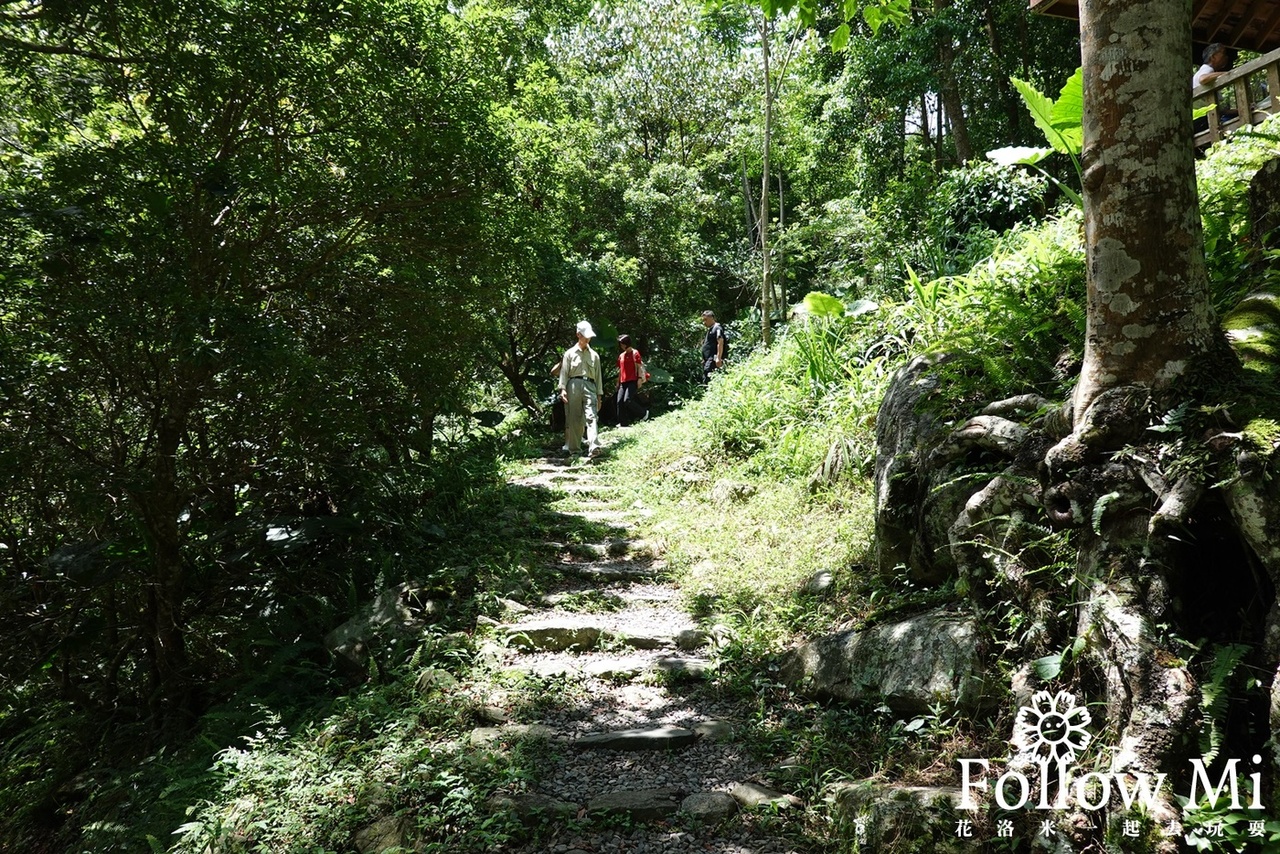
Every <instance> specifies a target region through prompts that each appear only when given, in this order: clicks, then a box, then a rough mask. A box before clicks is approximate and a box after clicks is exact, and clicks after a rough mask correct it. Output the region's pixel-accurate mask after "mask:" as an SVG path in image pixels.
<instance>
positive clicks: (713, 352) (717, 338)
mask: <svg viewBox="0 0 1280 854" xmlns="http://www.w3.org/2000/svg"><path fill="white" fill-rule="evenodd" d="M702 325H703V326H705V327H706V328H707V337H706V338H704V339H703V341H702V381H703V382H704V383H705V382H710V381H711V374H712V372H713V371H716V370H719V369H720V367H721V366H722V365H723V364H724V354H725V348H726V346H727V345H726V341H725V334H724V329H723V328H721V326H720V324H719V323H717V322H716V313H715V312H714V311H712V310H711V309H707V310H706V311H704V312H703V313H702Z"/></svg>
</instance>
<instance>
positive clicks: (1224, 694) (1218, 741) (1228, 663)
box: [1200, 643, 1249, 765]
mask: <svg viewBox="0 0 1280 854" xmlns="http://www.w3.org/2000/svg"><path fill="white" fill-rule="evenodd" d="M1248 652H1249V647H1247V646H1245V645H1244V644H1238V643H1231V644H1225V645H1223V646H1219V647H1216V648H1215V649H1214V652H1213V662H1212V663H1211V664H1210V666H1209V671H1208V674H1207V677H1206V678H1205V679H1204V680H1202V681H1201V683H1200V713H1201V714H1202V715H1203V719H1204V725H1203V726H1202V727H1201V729H1200V755H1201V758H1203V759H1204V763H1205V765H1209V764H1211V763H1212V762H1213V761H1214V760H1215V759H1217V758H1218V754H1219V752H1220V751H1221V750H1222V745H1223V742H1224V741H1225V740H1226V728H1227V702H1228V700H1229V699H1230V693H1229V692H1230V690H1231V688H1232V687H1233V686H1232V674H1233V673H1235V670H1236V667H1238V666H1239V664H1240V661H1241V659H1243V658H1244V656H1245V655H1246V654H1247V653H1248Z"/></svg>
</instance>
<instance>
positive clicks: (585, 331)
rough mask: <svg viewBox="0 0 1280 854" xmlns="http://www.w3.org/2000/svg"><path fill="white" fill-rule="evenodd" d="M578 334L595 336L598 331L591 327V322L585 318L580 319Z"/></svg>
mask: <svg viewBox="0 0 1280 854" xmlns="http://www.w3.org/2000/svg"><path fill="white" fill-rule="evenodd" d="M578 334H579V335H581V336H582V337H583V338H595V337H596V331H595V330H594V329H592V328H591V324H590V323H588V322H587V321H585V320H580V321H578Z"/></svg>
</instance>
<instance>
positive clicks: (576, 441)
mask: <svg viewBox="0 0 1280 854" xmlns="http://www.w3.org/2000/svg"><path fill="white" fill-rule="evenodd" d="M575 332H576V333H577V336H578V343H577V344H574V345H573V346H572V347H570V348H569V349H568V350H565V351H564V356H563V357H562V358H561V359H560V382H559V387H560V399H561V400H563V401H564V443H565V444H566V445H567V446H568V447H569V453H571V454H576V453H578V452H579V451H581V450H582V426H583V422H584V421H585V422H586V428H587V454H588V455H590V456H594V455H595V453H596V430H597V413H599V411H600V389H602V388H604V378H603V376H602V374H601V370H600V354H599V353H597V352H596V351H595V350H592V349H591V339H592V338H595V337H596V333H595V330H594V329H592V328H591V324H590V323H588V322H587V321H585V320H583V321H581V322H580V323H579V324H578V326H577V328H576V330H575Z"/></svg>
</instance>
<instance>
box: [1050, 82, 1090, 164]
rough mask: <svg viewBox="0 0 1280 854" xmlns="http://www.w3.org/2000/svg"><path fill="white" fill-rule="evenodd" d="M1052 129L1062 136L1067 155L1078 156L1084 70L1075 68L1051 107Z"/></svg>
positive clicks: (1082, 123) (1081, 144)
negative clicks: (1074, 71)
mask: <svg viewBox="0 0 1280 854" xmlns="http://www.w3.org/2000/svg"><path fill="white" fill-rule="evenodd" d="M1053 127H1054V130H1056V131H1058V133H1060V134H1062V137H1063V140H1064V141H1065V143H1066V145H1067V148H1068V151H1067V152H1064V153H1067V154H1079V153H1080V151H1081V149H1083V148H1084V69H1083V68H1077V69H1076V73H1075V74H1072V75H1071V77H1069V78H1068V79H1067V82H1066V83H1064V84H1063V86H1062V91H1061V92H1059V93H1058V100H1057V101H1056V102H1055V103H1054V105H1053Z"/></svg>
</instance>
